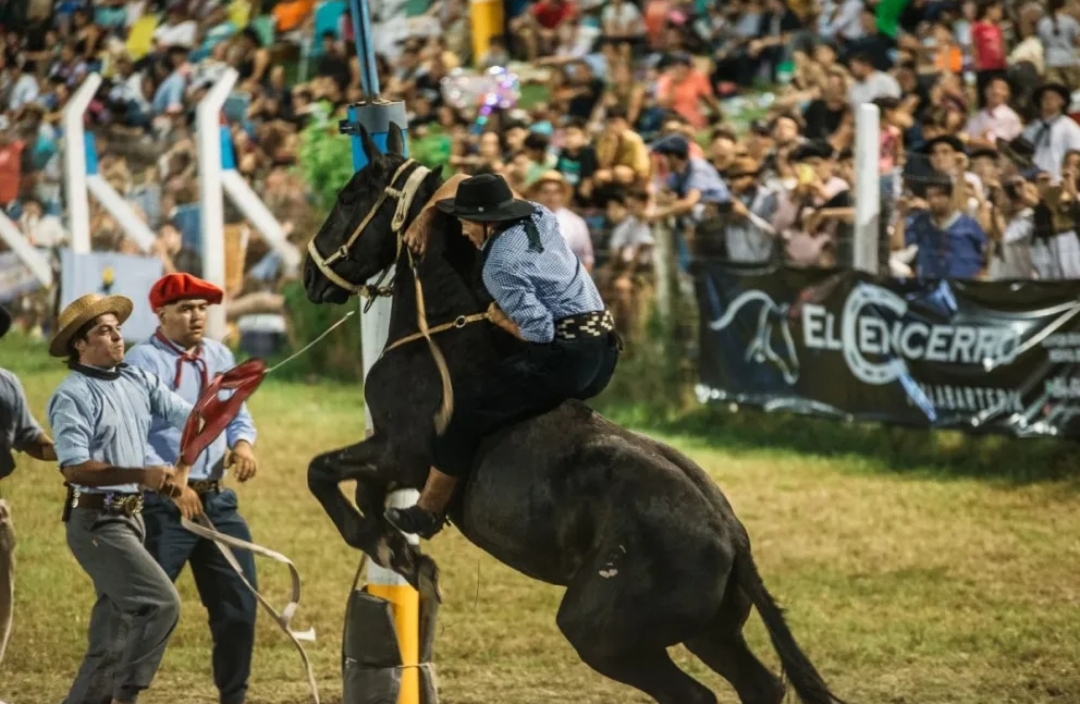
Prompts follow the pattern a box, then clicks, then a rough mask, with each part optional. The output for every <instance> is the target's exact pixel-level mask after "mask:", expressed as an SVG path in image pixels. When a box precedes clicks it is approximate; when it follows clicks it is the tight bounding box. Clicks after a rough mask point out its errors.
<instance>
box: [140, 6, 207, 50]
mask: <svg viewBox="0 0 1080 704" xmlns="http://www.w3.org/2000/svg"><path fill="white" fill-rule="evenodd" d="M198 32H199V25H198V23H197V22H196V21H195V20H193V19H190V18H188V16H187V14H186V13H185V12H184V5H183V3H182V2H177V1H176V0H173V2H172V3H171V4H170V5H169V9H168V11H167V12H166V15H165V21H164V22H163V23H162V24H160V25H158V28H157V29H155V30H154V34H153V36H152V37H151V38H152V40H153V42H154V48H155V49H156V50H157V51H159V52H162V53H163V52H164V51H165V50H166V49H168V48H169V47H170V46H181V47H183V48H185V49H194V48H195V41H196V39H197V35H198Z"/></svg>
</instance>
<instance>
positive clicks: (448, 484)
mask: <svg viewBox="0 0 1080 704" xmlns="http://www.w3.org/2000/svg"><path fill="white" fill-rule="evenodd" d="M455 486H457V478H456V477H451V476H450V475H448V474H443V473H442V472H440V471H439V470H437V469H435V468H434V467H432V468H431V471H430V472H429V473H428V478H427V482H425V483H424V489H423V491H421V492H420V499H419V500H418V501H417V502H416V505H415V506H410V507H409V508H405V509H401V508H388V509H386V513H385V514H383V515H385V516H386V520H387V521H388V522H389V523H390V525H392V526H394V527H395V528H397V529H398V530H400V531H401V532H402V533H413V534H415V535H418V536H420V537H421V538H424V539H425V540H431V538H432V537H433V536H434V535H435V534H436V533H438V532H439V531H440V530H442V527H443V524H444V523H445V522H446V518H445V514H446V505H447V504H448V503H450V497H452V496H453V495H454V487H455Z"/></svg>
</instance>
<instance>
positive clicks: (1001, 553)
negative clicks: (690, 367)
mask: <svg viewBox="0 0 1080 704" xmlns="http://www.w3.org/2000/svg"><path fill="white" fill-rule="evenodd" d="M0 365H2V366H4V367H7V368H9V369H12V370H13V371H15V372H16V373H18V374H20V376H21V377H22V380H23V383H24V385H25V387H26V389H27V393H28V395H29V398H30V401H31V404H32V407H33V409H34V410H35V412H36V413H37V414H38V416H39V419H41V420H42V421H44V418H43V414H44V407H45V402H46V399H47V398H48V395H49V393H50V392H51V391H52V389H53V388H54V386H55V384H56V383H57V382H58V381H59V379H60V378H61V377H62V375H63V373H64V371H65V370H63V369H62V368H61V367H60V366H59V365H58V364H57V363H56V362H55V361H53V360H50V359H49V358H48V357H47V356H46V355H45V351H44V349H43V348H32V347H29V346H28V345H27V344H26V343H25V342H23V341H20V340H18V339H14V340H13V339H11V338H10V337H9V339H5V340H4V342H3V343H2V345H0ZM251 407H252V413H253V414H254V417H255V420H256V422H257V423H258V425H259V427H260V430H261V436H260V439H259V442H258V450H259V454H260V457H261V460H262V465H261V466H262V468H261V471H260V475H259V476H258V477H257V478H256V479H255V480H253V481H252V482H250V483H249V484H248V485H246V486H240V487H237V492H238V494H239V496H240V502H241V510H242V512H243V513H244V515H245V516H246V517H247V518H248V520H249V522H250V523H251V526H252V530H253V532H254V535H255V536H256V540H257V541H259V542H261V543H263V544H264V545H267V546H269V547H271V548H273V549H276V550H279V551H281V552H284V553H285V554H286V555H288V556H289V557H290V558H292V559H293V561H294V562H295V563H296V564H297V566H298V568H299V569H300V571H301V574H302V575H303V577H304V578H305V585H304V586H305V590H304V594H303V603H302V604H301V607H300V612H299V615H298V617H297V619H296V620H295V621H294V625H295V626H296V627H297V628H299V629H301V630H302V629H305V628H307V627H308V626H314V627H315V629H316V631H317V634H318V642H317V643H316V644H313V645H311V646H310V647H309V654H310V656H311V657H312V659H313V662H314V664H315V667H316V669H317V673H318V679H319V682H320V685H321V689H322V693H323V696H324V701H328V702H336V701H338V700H339V697H340V670H339V652H340V634H341V619H342V611H343V607H344V603H345V599H346V595H347V590H348V587H349V584H350V580H351V577H352V574H353V571H354V570H355V567H356V562H357V557H358V555H357V554H356V553H355V552H353V551H351V550H350V549H348V548H346V546H345V545H344V543H343V542H342V541H341V540H340V539H339V538H338V536H337V534H336V532H335V531H334V529H333V527H332V526H331V524H330V521H329V520H328V519H327V518H326V517H325V516H324V515H323V513H322V510H321V509H320V507H319V506H318V505H317V503H316V502H315V500H314V499H313V498H312V497H311V496H310V495H309V494H308V492H307V489H306V485H305V479H304V473H305V469H306V465H307V462H308V460H309V459H310V457H311V456H312V455H313V454H315V453H317V452H319V451H321V450H323V449H326V448H331V447H334V446H339V445H343V444H346V443H349V442H353V441H355V440H356V439H357V438H359V437H360V436H361V434H362V431H363V427H362V424H363V413H362V409H361V407H360V396H359V392H358V390H357V389H355V388H347V387H344V386H342V385H332V384H322V385H301V384H291V383H284V382H281V381H274V380H273V379H271V380H268V381H267V383H266V384H264V385H263V387H262V388H261V390H260V391H259V392H258V393H257V394H256V395H255V397H253V399H252V402H251ZM747 418H752V417H751V416H747V415H746V414H740V415H739V416H731V417H729V419H728V420H724V417H717V418H714V419H713V420H712V421H711V422H713V423H723V424H724V425H722V426H718V427H717V428H716V431H715V432H714V433H711V434H710V435H709V436H705V435H703V434H701V433H700V432H696V433H695V434H693V435H689V434H688V435H678V434H671V433H672V432H673V431H671V430H670V429H668V430H665V431H664V433H667V434H662V435H661V437H663V438H664V439H665V440H667V441H669V442H671V443H673V444H674V445H675V446H677V447H678V448H680V449H681V450H683V451H685V452H687V453H689V454H690V455H691V456H693V457H694V458H696V460H697V461H698V462H700V463H701V465H702V466H703V467H705V469H706V470H707V471H708V472H709V473H710V474H711V475H712V476H713V477H714V478H715V479H716V481H717V482H718V483H719V484H720V486H721V487H722V488H723V489H724V491H725V492H726V493H727V495H728V497H729V498H730V500H731V501H732V503H733V504H734V506H735V509H736V511H737V512H738V514H739V516H740V517H741V519H742V520H743V522H744V523H745V524H746V525H747V527H748V529H749V531H750V535H751V537H752V539H753V541H754V549H755V555H756V559H757V562H758V565H759V568H760V569H761V572H762V574H763V576H764V579H765V581H766V584H768V586H769V587H770V589H771V590H772V592H773V593H774V595H775V596H776V597H777V598H778V599H779V600H780V602H781V603H782V605H784V606H785V607H786V609H787V613H788V619H789V622H790V624H791V626H792V629H793V631H794V633H795V635H796V638H798V639H799V641H800V643H801V645H802V646H803V648H804V649H805V650H806V652H807V653H808V654H809V655H810V657H811V659H812V660H813V661H814V662H815V664H816V665H817V667H818V669H819V670H820V671H821V672H822V673H823V674H824V675H825V677H826V679H827V680H828V681H829V682H830V684H831V685H832V686H833V688H834V690H835V691H836V692H837V693H838V694H839V695H840V696H842V697H844V698H845V699H847V700H848V701H849V702H851V703H852V704H856V703H858V704H881V703H894V704H935V703H940V704H987V703H993V704H1005V703H1017V704H1020V703H1028V702H1054V703H1072V702H1080V579H1078V576H1080V510H1078V508H1080V500H1078V492H1077V484H1076V482H1075V481H1070V480H1068V479H1046V478H1042V477H1044V476H1049V475H1054V476H1056V475H1061V474H1065V473H1066V472H1065V470H1066V469H1068V468H1069V466H1075V464H1076V462H1075V456H1074V453H1073V452H1072V451H1069V450H1063V449H1060V448H1059V449H1058V450H1055V451H1054V453H1053V456H1054V457H1056V458H1057V459H1056V460H1054V462H1056V463H1057V465H1056V468H1055V469H1054V471H1052V472H1048V473H1041V472H1037V471H1031V470H1028V469H1023V468H1020V469H1018V470H1017V471H1015V472H1012V471H1002V470H1004V469H1006V468H1004V467H1003V466H1002V465H1003V464H1009V463H1017V462H1019V463H1021V464H1023V463H1024V462H1025V460H1024V457H1025V456H1026V451H1027V448H1032V453H1031V458H1032V459H1031V461H1032V462H1039V463H1046V462H1050V460H1048V459H1047V457H1048V456H1049V455H1047V454H1046V453H1045V452H1043V451H1042V450H1040V451H1039V452H1038V453H1036V452H1035V448H1036V444H1032V445H1018V444H1016V443H1000V442H998V443H997V444H995V445H985V444H980V445H972V446H971V447H970V448H968V449H965V446H963V445H960V446H956V445H955V443H954V446H953V447H952V448H951V450H950V449H949V448H947V447H944V446H942V448H940V450H939V449H935V447H936V446H935V445H934V443H936V442H938V441H937V440H931V436H929V435H914V434H913V435H907V436H904V438H901V439H899V440H897V439H896V437H895V436H894V435H892V434H891V432H885V431H877V430H862V429H858V430H856V429H851V430H843V429H839V428H837V429H835V434H834V435H832V436H831V437H835V438H839V440H838V441H837V442H839V443H841V445H838V446H835V447H831V448H830V447H829V443H828V441H827V440H825V439H823V438H824V437H825V436H824V435H823V434H824V433H830V432H834V430H832V428H833V426H829V425H827V424H821V423H812V422H811V421H808V420H799V419H796V420H789V421H783V422H782V423H786V424H787V425H783V424H781V426H778V427H781V428H786V429H782V430H779V431H778V430H775V429H773V430H768V429H767V428H766V427H765V424H764V422H763V421H761V420H760V419H754V420H747ZM777 422H778V423H780V422H781V421H777ZM815 428H816V430H814V429H815ZM800 429H801V430H800ZM695 430H700V428H696V429H695ZM874 433H876V435H874ZM811 436H813V438H815V439H814V440H813V442H811ZM845 438H847V439H846V440H845ZM847 442H850V446H851V447H852V448H854V449H855V450H857V451H848V450H846V449H845V446H844V445H843V443H847ZM815 443H816V444H815ZM800 445H801V451H797V450H799V449H800ZM814 447H819V448H826V449H824V450H820V451H819V450H814V449H813V448H814ZM883 448H884V449H883ZM890 448H891V449H890ZM988 448H989V449H988ZM994 448H996V449H994ZM894 451H895V452H897V453H903V454H897V455H895V456H893V455H892V454H890V453H891V452H894ZM947 452H951V453H952V455H953V456H954V457H955V456H957V455H961V457H960V459H959V460H956V462H955V464H956V465H957V467H958V468H959V471H957V472H956V473H955V474H954V475H947V472H946V466H945V465H944V464H942V463H941V462H939V461H938V459H937V457H938V455H939V454H940V453H947ZM912 458H915V459H914V460H913V459H912ZM20 459H23V458H20ZM949 462H950V463H954V462H953V460H950V461H949ZM965 467H966V468H968V469H969V470H971V471H967V472H965V471H963V469H964V468H965ZM979 467H981V468H983V470H985V472H986V473H987V474H988V475H990V476H972V475H975V474H977V473H978V472H977V471H976V469H978V468H979ZM972 468H975V469H972ZM897 470H904V471H897ZM508 471H513V470H512V468H508ZM956 475H959V476H956ZM1018 477H1019V478H1018ZM3 493H4V496H5V497H6V498H7V499H8V500H9V501H11V503H12V505H13V508H14V519H15V529H16V534H17V540H18V547H17V584H16V608H15V631H14V635H13V637H12V642H11V645H10V647H9V649H8V654H7V657H6V659H5V662H4V663H3V665H0V699H3V700H6V701H8V702H10V703H11V704H45V703H48V702H59V701H61V700H62V699H63V697H64V695H65V694H66V691H67V687H68V685H69V684H70V681H71V678H72V676H73V674H74V670H75V668H76V667H77V665H78V663H79V660H80V657H81V655H82V650H83V647H84V638H85V628H86V621H87V617H88V614H89V610H90V606H91V603H92V593H91V585H90V582H89V579H88V578H87V577H86V576H85V575H84V574H83V573H82V572H81V571H80V570H79V568H78V566H77V565H76V563H75V561H74V559H73V558H72V557H71V555H70V553H69V551H68V549H67V546H66V544H65V542H64V538H63V530H62V526H61V523H60V520H59V519H60V511H61V502H62V497H63V489H62V485H61V481H60V478H59V476H58V475H57V473H56V470H55V468H54V467H51V466H46V465H44V464H39V463H34V462H32V461H21V463H20V466H19V468H18V470H17V471H16V473H15V475H14V476H13V477H11V478H9V479H7V480H5V481H4V484H3ZM431 550H432V552H433V553H434V555H435V556H436V559H438V560H439V562H440V564H441V566H442V570H443V587H444V590H445V596H446V601H445V603H444V606H443V609H442V612H441V625H440V631H439V635H438V639H437V646H436V661H437V667H438V672H439V677H440V685H441V697H442V701H443V702H445V703H446V704H496V703H497V704H533V703H535V702H551V703H565V704H589V703H594V702H595V703H599V702H627V703H644V702H646V701H647V700H646V699H645V698H644V697H643V696H641V695H640V694H638V693H637V692H635V691H633V690H630V689H628V688H625V687H623V686H621V685H617V684H614V683H611V682H610V681H607V680H605V679H603V678H601V677H600V676H599V675H596V674H594V673H593V672H592V671H591V670H589V669H588V668H586V667H585V666H584V665H582V664H580V663H579V662H578V660H577V657H576V656H575V654H574V652H573V651H572V650H571V648H570V647H569V646H568V645H567V644H566V642H565V641H564V640H563V639H562V636H561V634H560V633H559V632H558V630H557V628H556V626H555V623H554V614H555V611H556V608H557V605H558V602H559V599H560V596H561V590H559V589H555V588H552V587H548V586H545V585H541V584H537V583H534V582H531V581H529V580H527V579H526V578H524V577H522V576H520V575H518V574H516V573H513V572H511V571H510V570H508V569H506V568H505V567H503V566H501V565H499V564H498V563H496V562H495V561H494V560H492V559H491V558H489V557H487V556H486V555H485V554H483V553H481V552H480V551H479V550H477V549H475V548H474V547H472V546H471V545H469V544H468V543H467V542H466V541H465V540H464V539H463V538H462V537H461V536H460V534H458V533H457V532H456V531H454V530H452V529H451V530H449V531H448V532H447V534H445V535H441V536H439V538H438V539H437V540H436V541H435V542H434V544H433V545H432V546H431ZM260 566H261V567H263V568H265V571H263V572H262V573H261V574H260V581H261V583H262V585H263V587H264V590H265V593H267V594H268V595H269V596H270V598H271V600H272V601H273V602H275V603H278V604H281V603H283V600H284V598H285V595H286V591H285V590H286V589H287V585H288V575H287V573H286V572H285V571H284V570H282V569H278V566H277V565H276V563H271V562H265V561H262V562H260ZM179 586H180V591H181V594H182V595H183V599H184V608H183V613H182V616H181V622H180V626H179V627H178V630H177V631H176V633H175V635H174V636H173V640H172V642H171V644H170V646H169V650H168V653H167V654H166V657H165V661H164V664H163V666H162V669H161V670H160V672H159V675H158V678H157V680H156V681H155V684H154V687H153V688H152V689H151V690H150V691H149V692H147V693H146V695H145V696H144V697H143V698H142V699H141V700H140V701H143V702H149V703H155V702H156V703H160V704H164V703H170V704H172V703H177V704H180V703H186V702H206V703H209V702H214V701H216V697H215V692H214V689H213V685H212V683H211V679H210V661H209V652H210V651H209V634H208V632H207V628H206V619H205V612H204V610H203V608H202V606H201V605H200V604H199V601H198V597H197V595H196V593H195V590H194V586H193V582H192V580H191V577H190V574H189V573H188V572H185V573H184V575H183V576H182V577H181V579H180V585H179ZM748 630H749V634H750V640H751V644H752V647H754V649H755V650H756V652H758V654H759V655H760V656H761V657H762V658H763V660H765V662H766V663H767V664H769V665H770V666H772V667H774V668H775V667H776V657H775V655H774V653H773V651H772V649H771V647H769V645H768V643H767V640H766V638H765V635H764V631H763V629H762V627H761V625H760V622H759V620H758V618H757V616H756V615H754V616H752V617H751V621H750V626H749V629H748ZM677 656H678V660H679V662H680V663H682V664H683V665H684V666H685V667H686V668H688V670H689V671H690V672H691V673H692V674H694V675H695V676H698V677H699V678H701V679H702V680H703V681H705V682H706V683H707V684H709V686H711V687H713V689H714V691H716V692H717V694H718V696H719V698H720V701H722V702H735V701H736V699H735V696H734V693H733V692H732V690H731V689H730V688H729V687H728V686H727V685H726V683H723V682H721V681H719V680H718V679H717V678H716V677H715V676H713V675H712V674H711V673H710V672H708V671H707V670H705V668H704V667H703V666H702V665H701V664H700V663H698V662H697V661H696V660H694V659H693V658H691V657H690V656H688V655H687V654H686V653H685V652H684V651H682V650H681V649H680V650H679V651H678V652H677ZM305 700H306V699H305V687H304V684H303V678H302V671H301V668H300V663H299V659H298V658H297V657H296V654H295V651H294V650H293V648H292V646H291V644H289V643H288V642H287V641H286V640H285V639H284V638H283V637H282V635H281V634H280V632H279V631H278V630H277V629H276V628H275V627H274V626H273V625H272V624H270V623H269V622H268V620H267V619H266V618H264V617H263V616H262V614H260V625H259V638H258V646H257V650H256V654H255V662H254V676H253V682H252V689H251V697H250V702H252V703H257V702H262V703H266V704H269V703H271V702H274V703H285V702H289V703H294V702H296V703H299V702H303V701H305Z"/></svg>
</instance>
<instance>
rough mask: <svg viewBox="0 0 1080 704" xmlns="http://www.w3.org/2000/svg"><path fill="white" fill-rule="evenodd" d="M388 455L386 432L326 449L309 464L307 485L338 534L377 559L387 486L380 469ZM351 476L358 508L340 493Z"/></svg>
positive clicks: (352, 545)
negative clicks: (344, 445) (383, 499)
mask: <svg viewBox="0 0 1080 704" xmlns="http://www.w3.org/2000/svg"><path fill="white" fill-rule="evenodd" d="M390 458H391V453H390V448H389V444H388V443H387V441H386V438H385V436H382V435H379V434H375V435H372V436H371V437H369V438H367V439H366V440H363V441H361V442H358V443H356V444H355V445H349V446H348V447H344V448H340V449H337V450H331V451H330V452H325V453H323V454H321V455H319V456H318V457H316V458H315V459H313V460H312V461H311V464H310V465H308V489H310V490H311V493H312V494H313V495H314V496H315V498H316V499H318V501H319V503H320V504H322V507H323V510H325V511H326V514H327V515H328V516H330V520H331V521H333V522H334V526H335V527H336V528H337V529H338V532H339V533H340V534H341V537H342V538H343V539H344V540H345V542H346V543H347V544H348V545H350V546H351V547H354V548H356V549H357V550H361V551H363V552H365V553H367V554H368V555H369V556H371V557H372V559H376V560H377V559H378V558H377V556H376V546H377V544H378V538H379V533H380V525H379V522H380V520H381V519H382V497H383V496H385V486H386V481H385V480H384V479H383V478H382V472H380V469H381V468H385V467H386V466H387V464H388V463H389V461H390ZM383 471H385V469H383ZM350 479H351V480H354V481H356V504H357V507H359V508H360V511H357V510H356V507H354V506H353V505H352V504H350V503H349V501H348V499H346V498H345V495H344V494H342V493H341V487H340V486H339V485H340V484H341V482H344V481H348V480H350ZM361 512H362V513H361Z"/></svg>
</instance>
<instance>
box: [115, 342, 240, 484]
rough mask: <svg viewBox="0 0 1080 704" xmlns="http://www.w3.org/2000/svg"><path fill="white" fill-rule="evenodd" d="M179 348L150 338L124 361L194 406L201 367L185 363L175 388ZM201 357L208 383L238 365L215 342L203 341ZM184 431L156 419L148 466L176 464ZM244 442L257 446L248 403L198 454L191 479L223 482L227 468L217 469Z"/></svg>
mask: <svg viewBox="0 0 1080 704" xmlns="http://www.w3.org/2000/svg"><path fill="white" fill-rule="evenodd" d="M179 356H180V355H179V353H178V351H177V350H176V349H170V348H169V347H168V346H167V345H165V343H163V342H161V340H159V339H158V338H157V336H154V337H151V338H150V339H149V340H147V341H146V342H143V343H141V344H138V345H136V346H135V347H133V348H132V349H131V351H130V352H128V353H127V356H126V357H125V359H124V361H125V362H127V363H128V364H130V365H131V366H133V367H138V368H139V369H145V370H146V371H148V372H150V373H151V374H153V375H155V376H157V377H158V378H159V379H161V381H162V382H163V383H164V384H165V386H167V387H168V388H170V389H173V390H174V391H175V392H176V393H177V394H179V396H180V397H181V398H183V399H184V400H185V401H187V402H188V403H190V404H191V405H195V403H196V402H197V401H198V400H199V395H200V394H201V388H200V383H201V382H200V376H199V366H198V365H196V364H195V362H192V361H185V362H184V363H183V365H184V366H183V370H182V372H181V374H180V387H179V388H173V382H174V381H175V379H176V362H177V359H178V358H179ZM202 358H203V360H204V361H205V362H206V371H207V375H206V381H207V383H208V384H209V383H210V381H212V380H213V379H214V377H215V376H217V375H218V374H220V373H222V372H224V371H227V370H229V369H232V368H233V367H235V366H236V359H235V358H234V357H233V353H232V350H230V349H229V348H228V347H226V346H225V345H223V344H221V343H220V342H217V341H216V340H203V343H202ZM181 435H182V431H181V430H180V429H178V428H176V427H173V426H172V425H170V424H169V423H168V422H166V421H165V420H163V419H160V418H155V419H154V421H153V423H152V424H151V425H150V436H149V440H150V443H149V446H148V447H147V454H146V460H145V462H146V464H147V465H148V466H149V465H158V464H176V460H177V459H178V458H179V457H180V436H181ZM241 440H247V441H248V443H250V444H251V445H254V444H255V424H254V422H252V420H251V414H250V413H248V409H247V404H242V405H241V406H240V412H239V413H237V414H236V417H235V418H233V420H232V421H231V422H230V423H229V425H227V426H226V427H225V432H224V433H222V434H221V435H219V436H218V437H217V438H216V439H215V440H214V442H212V443H211V444H210V445H209V446H208V447H207V448H206V449H205V450H203V452H202V454H200V455H199V457H198V459H197V460H196V461H195V464H193V465H192V466H191V474H190V475H189V478H190V479H194V480H199V481H201V480H205V479H221V477H222V476H223V475H224V469H223V468H218V469H217V470H216V471H215V468H214V466H215V465H216V464H217V463H218V462H220V461H221V460H222V459H223V458H224V457H225V451H226V449H228V448H230V447H233V446H234V445H236V443H238V442H240V441H241Z"/></svg>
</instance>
